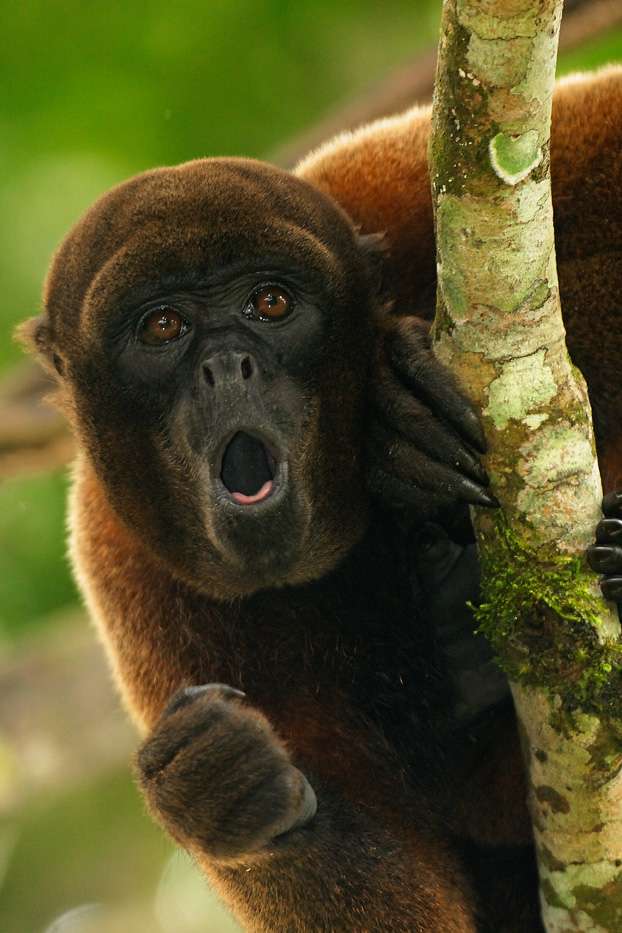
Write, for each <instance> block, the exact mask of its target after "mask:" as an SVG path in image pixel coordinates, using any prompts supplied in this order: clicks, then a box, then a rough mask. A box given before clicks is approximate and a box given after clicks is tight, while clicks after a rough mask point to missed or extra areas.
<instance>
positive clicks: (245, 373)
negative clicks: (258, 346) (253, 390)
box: [240, 356, 253, 379]
mask: <svg viewBox="0 0 622 933" xmlns="http://www.w3.org/2000/svg"><path fill="white" fill-rule="evenodd" d="M240 368H241V370H242V379H250V377H251V376H252V375H253V364H252V363H251V361H250V359H249V358H248V357H247V356H245V357H244V359H243V360H242V363H241V365H240Z"/></svg>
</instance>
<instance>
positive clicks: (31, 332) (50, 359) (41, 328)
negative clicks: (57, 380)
mask: <svg viewBox="0 0 622 933" xmlns="http://www.w3.org/2000/svg"><path fill="white" fill-rule="evenodd" d="M16 334H17V337H18V339H19V340H21V341H22V343H24V344H25V345H26V346H27V347H28V349H29V350H34V351H35V352H36V353H37V354H38V355H39V356H40V357H42V359H41V362H42V363H43V365H44V366H45V368H46V369H47V370H48V371H50V372H52V373H53V374H54V375H58V376H62V375H63V371H64V366H63V361H62V359H61V358H60V356H59V355H58V353H56V351H55V348H54V345H53V342H52V329H51V326H50V319H49V317H48V316H47V314H41V315H39V317H33V318H30V320H29V321H24V323H23V324H20V325H19V327H18V328H17V330H16Z"/></svg>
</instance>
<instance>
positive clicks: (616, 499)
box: [603, 490, 622, 518]
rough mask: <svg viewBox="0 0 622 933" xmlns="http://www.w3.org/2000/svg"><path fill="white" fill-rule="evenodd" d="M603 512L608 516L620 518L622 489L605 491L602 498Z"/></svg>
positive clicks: (621, 514) (621, 515) (621, 512)
mask: <svg viewBox="0 0 622 933" xmlns="http://www.w3.org/2000/svg"><path fill="white" fill-rule="evenodd" d="M603 514H604V515H606V516H607V517H608V518H622V491H619V490H616V491H615V492H608V493H607V495H606V496H605V497H604V499H603Z"/></svg>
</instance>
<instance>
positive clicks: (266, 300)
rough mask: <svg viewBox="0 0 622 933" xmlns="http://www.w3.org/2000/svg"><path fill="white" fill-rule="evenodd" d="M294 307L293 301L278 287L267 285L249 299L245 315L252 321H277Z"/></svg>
mask: <svg viewBox="0 0 622 933" xmlns="http://www.w3.org/2000/svg"><path fill="white" fill-rule="evenodd" d="M293 307H294V299H293V298H292V297H291V295H289V294H288V293H287V292H286V291H285V289H284V288H281V287H280V285H267V286H266V287H265V288H262V289H260V290H259V291H258V292H255V294H254V295H253V296H252V298H251V299H250V301H249V303H248V305H247V307H246V309H245V314H246V315H247V317H250V318H251V319H252V320H254V321H279V320H280V319H281V318H284V317H286V316H287V315H288V314H289V313H290V312H291V311H292V310H293Z"/></svg>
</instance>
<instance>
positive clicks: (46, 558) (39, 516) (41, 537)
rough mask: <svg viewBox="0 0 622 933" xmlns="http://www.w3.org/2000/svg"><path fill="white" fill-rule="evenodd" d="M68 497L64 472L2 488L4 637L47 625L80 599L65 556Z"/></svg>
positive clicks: (0, 622)
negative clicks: (59, 612)
mask: <svg viewBox="0 0 622 933" xmlns="http://www.w3.org/2000/svg"><path fill="white" fill-rule="evenodd" d="M66 498H67V478H66V476H65V475H64V473H63V474H61V473H52V474H49V475H45V476H32V477H25V478H20V479H13V480H8V481H6V482H5V483H3V484H2V486H0V637H1V636H5V637H6V636H15V635H16V634H18V633H19V632H20V631H22V630H23V629H25V628H28V629H32V627H33V626H36V625H41V624H44V623H45V621H46V617H47V616H49V614H50V613H53V612H54V611H55V610H57V609H59V608H60V607H62V606H64V605H66V604H68V603H72V602H75V601H76V599H77V597H76V592H75V588H74V585H73V582H72V580H71V577H70V574H69V566H68V563H67V558H66V556H65V533H64V528H63V526H64V523H65V511H66Z"/></svg>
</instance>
